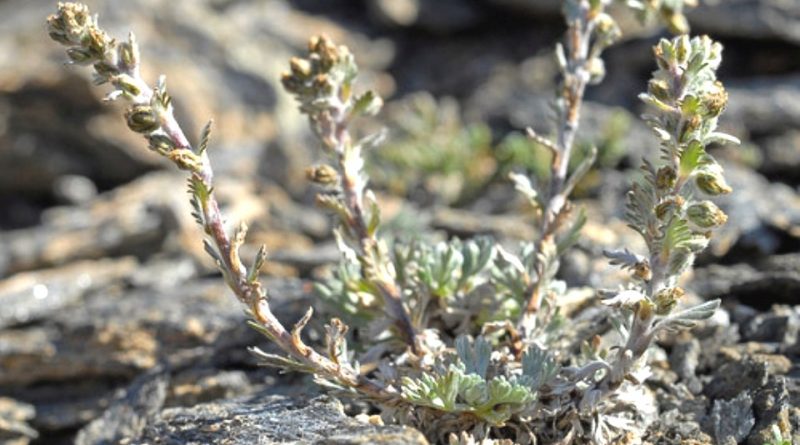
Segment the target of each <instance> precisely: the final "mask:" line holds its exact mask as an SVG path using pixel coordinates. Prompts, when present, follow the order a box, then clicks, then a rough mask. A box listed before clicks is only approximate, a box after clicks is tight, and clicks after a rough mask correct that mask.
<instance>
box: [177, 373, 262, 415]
mask: <svg viewBox="0 0 800 445" xmlns="http://www.w3.org/2000/svg"><path fill="white" fill-rule="evenodd" d="M252 392H253V385H252V384H251V383H250V379H248V378H247V374H245V373H244V372H242V371H217V370H215V369H196V368H190V369H188V370H186V371H185V372H183V373H180V374H178V375H176V376H174V377H173V378H172V379H171V386H170V388H169V394H168V399H167V401H166V405H167V406H194V405H198V404H200V403H205V402H209V401H211V400H217V399H228V398H232V397H238V396H242V395H245V394H249V393H252Z"/></svg>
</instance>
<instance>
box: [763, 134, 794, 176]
mask: <svg viewBox="0 0 800 445" xmlns="http://www.w3.org/2000/svg"><path fill="white" fill-rule="evenodd" d="M758 146H759V148H760V149H761V153H762V159H763V161H762V163H761V165H760V166H759V170H760V171H761V172H763V173H764V174H765V175H767V177H771V178H775V177H777V178H781V179H784V180H787V181H792V182H793V183H795V184H796V183H798V181H800V131H798V130H788V131H786V132H785V133H782V134H780V135H778V136H774V137H768V138H765V139H764V140H762V141H760V143H759V144H758Z"/></svg>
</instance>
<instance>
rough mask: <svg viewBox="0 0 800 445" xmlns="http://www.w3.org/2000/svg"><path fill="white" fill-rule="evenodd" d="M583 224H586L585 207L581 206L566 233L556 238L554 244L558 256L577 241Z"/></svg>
mask: <svg viewBox="0 0 800 445" xmlns="http://www.w3.org/2000/svg"><path fill="white" fill-rule="evenodd" d="M584 225H586V209H584V208H581V209H580V210H579V211H578V216H577V218H575V221H574V222H573V223H572V225H571V226H570V227H569V229H567V231H566V233H565V234H564V235H563V236H561V237H560V238H559V239H558V243H557V245H556V252H557V255H559V256H560V255H561V254H563V253H564V252H566V251H567V250H568V249H569V248H570V247H572V246H574V245H575V244H576V243H577V242H578V240H579V239H580V236H581V229H583V226H584Z"/></svg>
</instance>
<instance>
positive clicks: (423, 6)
mask: <svg viewBox="0 0 800 445" xmlns="http://www.w3.org/2000/svg"><path fill="white" fill-rule="evenodd" d="M478 5H479V4H478V3H474V2H469V1H464V0H368V1H367V7H368V8H369V10H370V13H371V14H372V15H373V17H374V18H375V19H376V20H378V21H379V22H381V23H386V24H389V25H392V26H415V27H419V28H422V29H424V30H426V31H430V32H433V33H437V34H449V33H453V32H456V31H461V30H464V29H466V28H469V27H472V26H475V25H477V24H479V23H480V22H481V21H482V19H483V15H482V13H483V11H482V8H481V7H480V6H478Z"/></svg>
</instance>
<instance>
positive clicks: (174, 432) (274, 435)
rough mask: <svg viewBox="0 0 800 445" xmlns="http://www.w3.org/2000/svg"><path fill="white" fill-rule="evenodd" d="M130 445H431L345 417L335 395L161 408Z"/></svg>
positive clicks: (414, 434) (412, 433)
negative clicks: (310, 398)
mask: <svg viewBox="0 0 800 445" xmlns="http://www.w3.org/2000/svg"><path fill="white" fill-rule="evenodd" d="M128 443H130V444H131V445H195V444H196V445H200V444H206V443H227V444H231V445H234V444H241V445H244V444H254V443H259V444H318V445H323V444H325V445H350V444H376V445H406V444H407V445H427V444H428V441H427V440H425V438H424V437H423V436H422V434H421V433H420V432H418V431H416V430H413V429H410V428H403V427H396V426H374V425H370V424H368V423H364V422H360V421H358V420H355V419H352V418H349V417H347V416H345V415H344V411H343V408H342V405H341V403H339V402H338V401H336V400H335V399H329V398H317V399H313V400H298V399H287V398H285V397H281V396H270V395H266V394H256V395H254V396H249V397H246V398H241V399H234V400H228V401H219V402H215V403H209V404H203V405H197V406H194V407H192V408H171V409H166V410H164V411H162V412H161V414H160V415H159V417H158V419H156V420H155V421H154V422H153V424H152V425H150V426H148V427H147V428H146V429H145V431H144V433H143V434H142V435H141V436H140V437H139V438H137V439H134V440H131V441H130V442H128Z"/></svg>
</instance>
